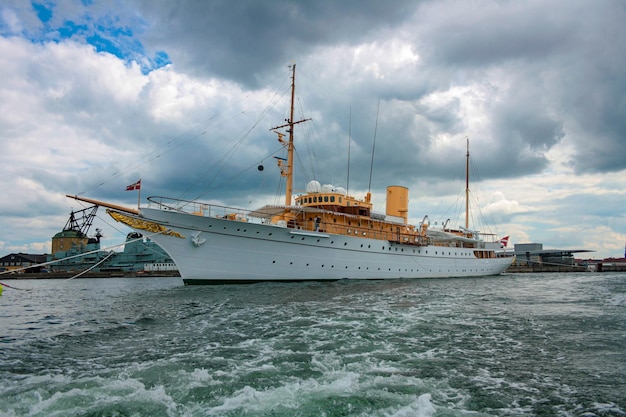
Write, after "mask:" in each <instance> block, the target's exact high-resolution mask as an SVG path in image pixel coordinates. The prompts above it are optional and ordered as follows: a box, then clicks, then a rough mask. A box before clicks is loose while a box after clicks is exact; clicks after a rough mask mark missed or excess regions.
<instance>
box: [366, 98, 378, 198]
mask: <svg viewBox="0 0 626 417" xmlns="http://www.w3.org/2000/svg"><path fill="white" fill-rule="evenodd" d="M379 111H380V98H379V99H378V107H377V108H376V125H375V126H374V143H373V144H372V162H371V163H370V181H369V185H368V186H367V193H368V194H369V193H370V192H371V191H372V171H373V170H374V151H375V150H376V132H377V131H378V113H379Z"/></svg>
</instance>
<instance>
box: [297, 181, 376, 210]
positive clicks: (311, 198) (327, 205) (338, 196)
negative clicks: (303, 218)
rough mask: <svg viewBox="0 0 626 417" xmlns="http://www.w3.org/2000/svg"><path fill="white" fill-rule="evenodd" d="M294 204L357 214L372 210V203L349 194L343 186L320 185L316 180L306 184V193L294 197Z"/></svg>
mask: <svg viewBox="0 0 626 417" xmlns="http://www.w3.org/2000/svg"><path fill="white" fill-rule="evenodd" d="M296 205H298V206H303V207H317V208H321V209H324V210H330V211H336V212H340V213H346V214H353V215H358V216H369V215H370V214H371V211H372V203H370V202H368V201H363V200H357V199H356V198H354V197H352V196H349V195H348V194H347V192H346V190H345V189H344V188H343V187H334V186H332V185H330V184H325V185H320V183H319V182H317V181H310V182H309V183H308V184H307V186H306V194H304V195H301V196H298V197H296Z"/></svg>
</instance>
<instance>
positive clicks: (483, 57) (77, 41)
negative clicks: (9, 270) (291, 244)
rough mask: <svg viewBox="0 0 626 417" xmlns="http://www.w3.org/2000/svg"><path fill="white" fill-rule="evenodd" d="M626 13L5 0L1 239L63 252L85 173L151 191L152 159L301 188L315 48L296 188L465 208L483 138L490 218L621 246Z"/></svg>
mask: <svg viewBox="0 0 626 417" xmlns="http://www.w3.org/2000/svg"><path fill="white" fill-rule="evenodd" d="M624 22H626V3H624V2H623V1H621V0H597V1H588V0H552V1H545V0H521V1H505V0H502V1H494V0H474V1H464V0H463V1H461V0H432V1H430V0H421V1H418V0H408V1H403V0H395V1H390V0H386V1H380V0H342V1H323V0H320V1H310V0H271V1H269V0H268V1H259V0H229V1H227V0H223V1H221V0H206V1H204V0H197V1H193V0H186V1H175V0H160V1H159V0H145V1H142V0H124V1H122V0H106V1H98V0H83V1H75V0H59V1H56V0H42V1H40V2H28V1H25V0H8V1H7V0H4V1H3V2H2V4H0V56H1V57H2V58H1V61H0V78H1V80H2V81H1V82H0V143H1V149H2V152H1V153H0V187H1V189H2V198H1V199H0V255H5V254H8V253H11V252H27V253H48V252H49V251H50V239H51V237H52V236H53V235H54V234H55V233H57V232H59V231H61V230H62V228H63V226H64V225H65V222H66V220H67V218H68V216H69V213H70V211H71V210H72V209H74V210H78V209H82V208H84V207H85V206H83V205H81V204H80V203H78V202H76V201H74V200H70V199H68V198H66V197H65V194H81V195H83V196H86V197H91V198H96V199H103V200H107V201H111V202H115V203H117V204H124V205H127V206H129V207H132V206H136V204H137V193H136V192H127V191H125V187H126V186H127V185H129V184H131V183H133V182H135V181H136V180H137V179H139V178H142V181H143V187H142V190H141V193H142V194H141V198H142V204H143V203H145V197H147V196H149V195H166V196H172V197H180V198H188V199H193V198H201V199H203V200H206V201H211V202H216V203H223V204H226V205H231V206H238V207H239V206H241V207H245V208H248V207H249V208H254V207H257V206H260V205H263V204H267V203H281V202H282V199H281V192H282V188H281V187H282V185H281V184H282V183H281V182H280V175H279V170H278V168H277V166H276V159H275V158H274V157H275V156H278V157H283V156H285V155H284V152H283V151H282V149H281V147H280V145H279V143H278V142H277V140H276V135H275V134H274V133H273V132H271V131H270V128H272V127H273V126H276V125H280V124H283V123H284V119H285V118H287V117H288V108H287V106H288V101H287V100H288V96H289V82H290V80H289V76H290V70H289V66H290V65H292V64H294V63H295V64H297V67H296V68H297V72H296V84H297V99H298V100H297V103H296V117H297V118H298V119H301V118H310V119H311V120H310V121H308V122H305V123H301V124H299V125H298V126H297V129H296V141H297V142H296V148H297V154H298V157H297V159H298V160H297V166H296V171H297V172H296V178H295V184H294V185H295V189H296V192H299V191H301V190H303V189H304V187H305V185H306V182H307V181H309V180H311V179H316V180H318V181H319V182H321V183H323V184H327V183H328V184H334V185H336V186H343V187H346V188H348V189H349V191H350V193H351V194H354V195H356V196H359V197H361V196H363V195H364V194H365V193H366V192H367V191H368V189H371V191H372V193H373V199H374V203H375V209H376V210H377V211H380V212H383V211H384V209H385V187H386V186H387V185H404V186H407V187H409V188H410V207H409V209H410V217H411V220H412V221H413V222H419V221H420V220H421V219H422V217H423V216H424V215H426V214H427V215H428V216H429V218H430V220H431V223H435V222H438V223H440V222H442V221H445V220H446V219H448V218H449V219H451V220H450V221H451V224H452V225H459V224H461V223H462V222H463V218H462V217H463V215H462V212H463V194H464V187H465V183H464V175H465V166H464V164H465V147H466V138H469V141H470V152H471V156H472V157H471V160H472V163H471V168H472V169H471V171H472V182H471V184H470V189H471V196H472V206H473V207H475V209H474V210H473V211H472V217H471V218H472V221H473V223H474V224H475V226H476V227H477V228H479V229H480V230H483V231H489V232H494V233H498V234H499V235H501V236H504V235H510V236H511V242H512V243H527V242H541V243H543V244H544V247H545V248H559V249H589V250H594V251H596V252H595V253H594V254H592V256H594V257H598V258H601V257H609V256H615V257H621V256H623V255H624V245H625V243H626V217H625V214H624V212H625V210H624V207H625V203H626V193H625V191H624V190H626V152H625V150H626V53H625V52H626V25H624ZM372 155H373V159H372ZM372 160H373V164H372ZM260 165H261V166H263V167H264V169H263V170H262V171H261V170H259V169H258V167H259V166H260ZM370 167H371V169H370ZM370 173H371V181H370ZM96 227H99V228H101V229H102V230H103V233H104V235H105V239H104V242H103V244H104V245H115V244H118V243H121V242H123V240H124V237H125V236H126V233H128V232H129V229H127V228H125V227H124V226H122V225H119V224H116V223H115V222H114V221H113V220H112V219H110V218H109V217H108V216H107V215H106V214H105V212H104V210H101V211H100V212H99V217H98V219H97V220H96V221H95V223H94V226H93V228H92V232H94V230H93V229H95V228H96Z"/></svg>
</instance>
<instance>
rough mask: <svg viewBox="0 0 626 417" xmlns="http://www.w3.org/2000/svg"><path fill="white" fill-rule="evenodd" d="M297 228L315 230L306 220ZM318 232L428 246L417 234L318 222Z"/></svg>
mask: <svg viewBox="0 0 626 417" xmlns="http://www.w3.org/2000/svg"><path fill="white" fill-rule="evenodd" d="M295 226H296V227H297V228H303V229H306V230H315V225H314V221H310V220H307V221H305V222H304V223H303V222H298V223H296V225H295ZM318 231H320V232H322V233H324V232H327V233H334V234H338V235H345V236H354V237H362V238H369V239H375V240H387V241H391V242H394V243H403V244H407V245H417V246H426V245H428V238H427V237H425V236H421V235H418V234H414V233H413V234H411V233H405V232H392V231H389V230H378V229H375V228H367V227H363V226H356V225H341V224H336V223H327V222H320V223H319V228H318Z"/></svg>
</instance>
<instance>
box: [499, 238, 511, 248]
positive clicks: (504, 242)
mask: <svg viewBox="0 0 626 417" xmlns="http://www.w3.org/2000/svg"><path fill="white" fill-rule="evenodd" d="M508 244H509V237H508V236H504V237H503V238H502V239H500V247H502V248H506V245H508Z"/></svg>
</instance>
